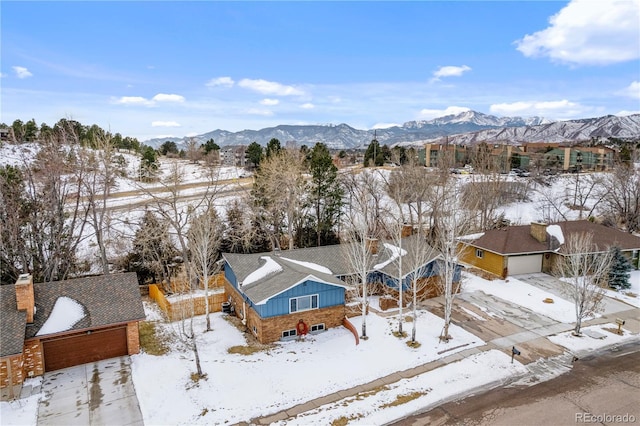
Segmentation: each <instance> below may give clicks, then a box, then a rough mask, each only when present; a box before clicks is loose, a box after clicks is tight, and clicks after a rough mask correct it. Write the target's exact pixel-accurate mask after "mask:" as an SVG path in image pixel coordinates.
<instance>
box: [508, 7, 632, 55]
mask: <svg viewBox="0 0 640 426" xmlns="http://www.w3.org/2000/svg"><path fill="white" fill-rule="evenodd" d="M638 22H640V0H613V1H595V0H572V1H571V2H570V3H569V4H568V5H567V6H565V7H564V8H563V9H562V10H560V12H558V13H557V14H556V15H553V16H552V17H551V18H549V24H550V25H549V27H547V28H546V29H544V30H541V31H538V32H535V33H533V34H527V35H525V36H524V37H523V38H522V39H521V40H517V41H516V45H517V49H518V50H519V51H520V52H522V54H524V55H525V56H527V57H534V58H535V57H541V56H547V57H549V58H551V60H552V61H556V62H562V63H568V64H574V65H607V64H613V63H617V62H624V61H630V60H634V59H638V58H639V57H640V25H638Z"/></svg>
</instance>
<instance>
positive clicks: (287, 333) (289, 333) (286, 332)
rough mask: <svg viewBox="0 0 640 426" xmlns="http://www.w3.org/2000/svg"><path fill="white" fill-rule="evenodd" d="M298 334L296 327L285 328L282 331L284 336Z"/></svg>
mask: <svg viewBox="0 0 640 426" xmlns="http://www.w3.org/2000/svg"><path fill="white" fill-rule="evenodd" d="M296 334H297V332H296V329H295V328H294V329H293V330H285V331H283V332H282V337H283V338H284V337H293V336H295V335H296Z"/></svg>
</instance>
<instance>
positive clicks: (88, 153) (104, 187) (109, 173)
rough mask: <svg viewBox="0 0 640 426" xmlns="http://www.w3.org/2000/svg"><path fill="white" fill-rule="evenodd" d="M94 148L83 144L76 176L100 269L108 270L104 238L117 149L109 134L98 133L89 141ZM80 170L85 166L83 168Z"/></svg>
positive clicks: (113, 181) (107, 271)
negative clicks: (78, 172)
mask: <svg viewBox="0 0 640 426" xmlns="http://www.w3.org/2000/svg"><path fill="white" fill-rule="evenodd" d="M92 146H94V147H95V149H90V148H87V147H83V148H82V149H80V151H79V152H78V163H80V164H81V165H82V166H81V167H79V168H76V170H77V171H80V172H81V173H83V174H84V176H83V177H80V176H79V177H78V180H79V181H80V182H81V183H82V195H83V199H84V200H85V206H86V209H87V217H88V224H89V226H91V228H92V229H93V232H94V235H95V237H96V243H97V245H98V252H99V256H98V258H99V259H100V264H101V266H102V273H103V274H105V275H106V274H108V273H109V259H108V258H107V238H108V235H109V229H110V218H109V211H108V209H107V201H108V199H109V196H110V195H111V190H112V189H113V188H114V187H115V178H116V165H115V153H116V149H115V147H114V146H113V144H112V143H111V138H110V135H109V134H104V133H99V134H98V135H96V136H95V138H94V140H93V141H92ZM82 170H86V171H84V172H82Z"/></svg>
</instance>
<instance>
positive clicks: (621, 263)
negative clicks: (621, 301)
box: [609, 247, 632, 290]
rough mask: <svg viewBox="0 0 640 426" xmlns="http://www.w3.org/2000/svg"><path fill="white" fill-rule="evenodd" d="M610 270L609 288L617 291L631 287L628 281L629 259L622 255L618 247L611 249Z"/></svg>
mask: <svg viewBox="0 0 640 426" xmlns="http://www.w3.org/2000/svg"><path fill="white" fill-rule="evenodd" d="M611 258H612V261H611V268H610V269H609V287H611V288H615V289H617V290H620V289H626V288H629V287H631V283H630V282H629V279H630V278H631V275H630V274H629V272H631V269H632V267H631V263H630V262H629V259H627V257H626V256H625V255H624V254H622V252H621V251H620V248H619V247H612V248H611Z"/></svg>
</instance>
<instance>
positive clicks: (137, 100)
mask: <svg viewBox="0 0 640 426" xmlns="http://www.w3.org/2000/svg"><path fill="white" fill-rule="evenodd" d="M113 102H114V103H116V104H122V105H152V104H153V102H151V101H150V100H149V99H146V98H143V97H142V96H122V97H121V98H118V99H115V100H114V101H113Z"/></svg>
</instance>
